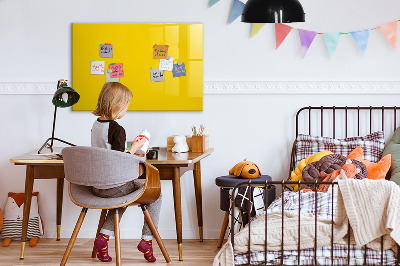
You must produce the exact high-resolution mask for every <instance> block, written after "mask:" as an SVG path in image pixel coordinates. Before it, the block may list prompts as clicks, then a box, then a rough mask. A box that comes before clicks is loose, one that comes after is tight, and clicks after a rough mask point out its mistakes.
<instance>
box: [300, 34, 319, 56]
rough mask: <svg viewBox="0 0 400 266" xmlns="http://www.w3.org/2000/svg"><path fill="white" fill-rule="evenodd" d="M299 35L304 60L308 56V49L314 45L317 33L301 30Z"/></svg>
mask: <svg viewBox="0 0 400 266" xmlns="http://www.w3.org/2000/svg"><path fill="white" fill-rule="evenodd" d="M299 35H300V43H301V54H302V56H303V58H304V57H305V56H306V53H307V50H308V48H310V45H311V44H312V42H313V40H314V38H315V36H316V35H317V33H316V32H315V31H308V30H300V29H299Z"/></svg>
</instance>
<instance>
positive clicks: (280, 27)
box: [275, 23, 292, 49]
mask: <svg viewBox="0 0 400 266" xmlns="http://www.w3.org/2000/svg"><path fill="white" fill-rule="evenodd" d="M291 30H292V27H290V26H288V25H285V24H281V23H275V40H276V49H278V47H279V46H280V45H281V44H282V42H283V40H285V38H286V36H288V34H289V32H290V31H291Z"/></svg>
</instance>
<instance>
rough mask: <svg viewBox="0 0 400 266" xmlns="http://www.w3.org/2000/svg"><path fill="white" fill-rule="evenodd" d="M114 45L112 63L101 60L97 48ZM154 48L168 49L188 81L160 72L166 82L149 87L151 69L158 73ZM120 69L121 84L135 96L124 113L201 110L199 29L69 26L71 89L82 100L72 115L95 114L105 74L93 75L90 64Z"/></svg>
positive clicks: (195, 26)
mask: <svg viewBox="0 0 400 266" xmlns="http://www.w3.org/2000/svg"><path fill="white" fill-rule="evenodd" d="M101 44H112V46H113V57H112V58H104V57H100V45H101ZM154 45H168V56H170V57H171V58H174V64H177V63H178V62H182V63H184V65H185V69H186V76H180V77H173V73H172V71H164V81H159V82H152V79H151V75H150V69H151V68H152V69H157V68H159V63H160V59H154V58H153V56H154V55H153V52H154V48H153V46H154ZM92 60H93V61H104V62H105V71H107V70H108V68H109V65H110V64H113V63H117V64H118V63H122V64H123V73H124V77H120V82H121V83H122V84H124V85H125V86H127V87H128V88H129V89H130V90H131V91H132V93H133V99H132V101H131V104H130V106H129V109H128V110H131V111H132V110H135V111H147V110H151V111H183V110H193V111H201V110H203V24H202V23H73V24H72V87H73V88H74V89H75V90H76V91H77V92H78V93H79V94H80V96H81V98H80V100H79V102H78V103H76V104H75V105H74V106H73V107H72V109H73V110H75V111H93V110H94V109H95V108H96V104H97V99H98V96H99V93H100V91H101V88H102V87H103V85H104V83H105V82H106V74H104V75H93V74H91V61H92Z"/></svg>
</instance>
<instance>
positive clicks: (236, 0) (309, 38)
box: [209, 0, 400, 58]
mask: <svg viewBox="0 0 400 266" xmlns="http://www.w3.org/2000/svg"><path fill="white" fill-rule="evenodd" d="M219 1H220V0H210V3H209V7H212V6H214V5H215V4H216V3H218V2H219ZM231 1H232V9H231V13H230V16H229V20H228V22H229V24H231V23H232V22H234V21H235V20H236V19H237V18H239V17H240V15H241V14H242V12H243V9H244V6H245V4H244V3H243V2H242V1H240V0H231ZM399 21H400V20H395V21H392V22H389V23H386V24H383V25H380V26H378V27H374V28H367V29H363V30H356V31H350V32H316V31H311V30H305V29H300V28H293V27H291V26H289V25H285V24H281V23H276V24H275V40H276V49H278V48H279V46H280V45H281V44H282V42H283V41H284V40H285V38H286V37H287V36H288V34H289V33H290V32H291V31H292V30H297V31H298V32H299V38H300V44H301V53H302V57H303V58H304V57H305V56H306V54H307V51H308V49H309V48H310V46H311V44H312V43H313V41H314V39H315V37H316V36H317V35H322V36H323V38H324V41H325V44H326V47H327V49H328V52H329V55H330V57H331V58H332V57H333V55H334V53H335V51H336V48H337V47H338V45H339V40H340V37H341V35H346V34H351V35H352V37H353V39H354V41H355V42H356V44H357V46H358V48H359V49H360V51H361V53H362V54H363V55H364V54H365V53H366V50H367V47H368V41H369V36H370V33H371V31H372V30H380V31H381V32H382V34H383V35H384V37H385V38H386V39H387V41H388V42H389V44H390V45H391V46H392V48H393V49H394V50H396V49H397V28H398V22H399ZM265 24H266V23H253V24H252V29H251V38H253V37H254V36H255V35H256V34H257V33H258V32H259V31H260V30H261V29H262V28H263V27H264V25H265Z"/></svg>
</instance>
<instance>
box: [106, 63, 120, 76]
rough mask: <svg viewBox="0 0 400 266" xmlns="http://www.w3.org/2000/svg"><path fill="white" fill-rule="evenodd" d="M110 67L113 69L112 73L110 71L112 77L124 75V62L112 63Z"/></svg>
mask: <svg viewBox="0 0 400 266" xmlns="http://www.w3.org/2000/svg"><path fill="white" fill-rule="evenodd" d="M109 68H110V69H111V73H110V77H111V78H121V77H123V76H124V67H123V65H122V63H118V64H115V63H114V64H110V65H109Z"/></svg>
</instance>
